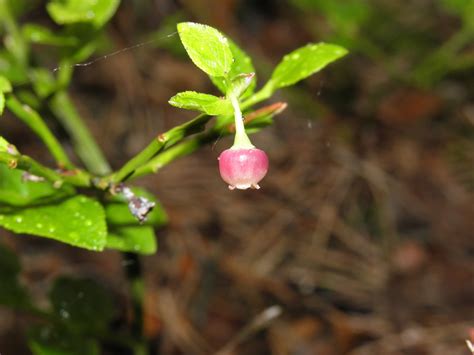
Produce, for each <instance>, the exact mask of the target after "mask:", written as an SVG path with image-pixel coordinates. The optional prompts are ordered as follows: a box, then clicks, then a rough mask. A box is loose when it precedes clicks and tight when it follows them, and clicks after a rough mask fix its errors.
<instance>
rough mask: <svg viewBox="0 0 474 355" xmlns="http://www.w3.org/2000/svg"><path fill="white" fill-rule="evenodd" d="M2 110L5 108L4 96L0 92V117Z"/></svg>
mask: <svg viewBox="0 0 474 355" xmlns="http://www.w3.org/2000/svg"><path fill="white" fill-rule="evenodd" d="M4 108H5V95H3V92H0V115H1V114H3V110H4Z"/></svg>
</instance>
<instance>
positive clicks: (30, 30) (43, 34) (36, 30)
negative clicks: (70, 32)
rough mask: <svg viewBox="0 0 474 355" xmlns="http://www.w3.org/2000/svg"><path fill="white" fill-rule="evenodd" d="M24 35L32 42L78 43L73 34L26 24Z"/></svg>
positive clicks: (50, 43) (71, 44)
mask: <svg viewBox="0 0 474 355" xmlns="http://www.w3.org/2000/svg"><path fill="white" fill-rule="evenodd" d="M22 33H23V37H24V38H25V39H26V40H27V41H29V42H32V43H39V44H46V45H53V46H73V45H76V44H77V43H78V39H77V38H76V37H72V36H63V35H59V34H56V33H54V32H52V31H51V30H50V29H49V28H47V27H44V26H41V25H35V24H31V23H29V24H26V25H25V26H23V28H22Z"/></svg>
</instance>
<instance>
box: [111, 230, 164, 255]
mask: <svg viewBox="0 0 474 355" xmlns="http://www.w3.org/2000/svg"><path fill="white" fill-rule="evenodd" d="M106 247H107V248H109V249H115V250H120V251H130V252H134V253H140V254H154V253H155V252H156V249H157V243H156V236H155V232H154V230H153V227H149V226H132V227H116V228H111V230H110V232H109V235H108V236H107V246H106Z"/></svg>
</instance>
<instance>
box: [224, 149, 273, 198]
mask: <svg viewBox="0 0 474 355" xmlns="http://www.w3.org/2000/svg"><path fill="white" fill-rule="evenodd" d="M218 160H219V171H220V173H221V177H222V179H223V180H224V181H225V182H227V183H228V184H229V189H231V190H233V189H235V188H237V189H240V190H246V189H248V188H253V189H259V188H260V186H258V183H259V182H260V180H262V179H263V177H264V176H265V174H266V173H267V171H268V157H267V154H266V153H265V152H264V151H263V150H261V149H257V148H250V149H241V148H237V149H236V148H230V149H227V150H224V151H223V152H222V153H221V155H220V156H219V158H218Z"/></svg>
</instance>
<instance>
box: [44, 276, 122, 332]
mask: <svg viewBox="0 0 474 355" xmlns="http://www.w3.org/2000/svg"><path fill="white" fill-rule="evenodd" d="M49 298H50V300H51V304H52V306H53V311H54V313H56V314H57V316H58V318H59V319H61V321H63V322H65V323H67V324H68V327H69V328H71V329H75V330H79V331H80V330H86V329H87V330H92V331H100V330H103V329H106V327H107V325H108V323H109V322H110V321H111V320H112V318H113V317H114V315H115V307H114V302H113V299H112V297H111V294H110V293H108V292H107V290H105V289H104V288H103V287H102V286H101V285H100V284H99V283H97V282H95V281H92V280H89V279H71V278H67V277H61V278H59V279H57V280H56V282H55V283H54V286H53V288H52V290H51V292H50V295H49Z"/></svg>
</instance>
